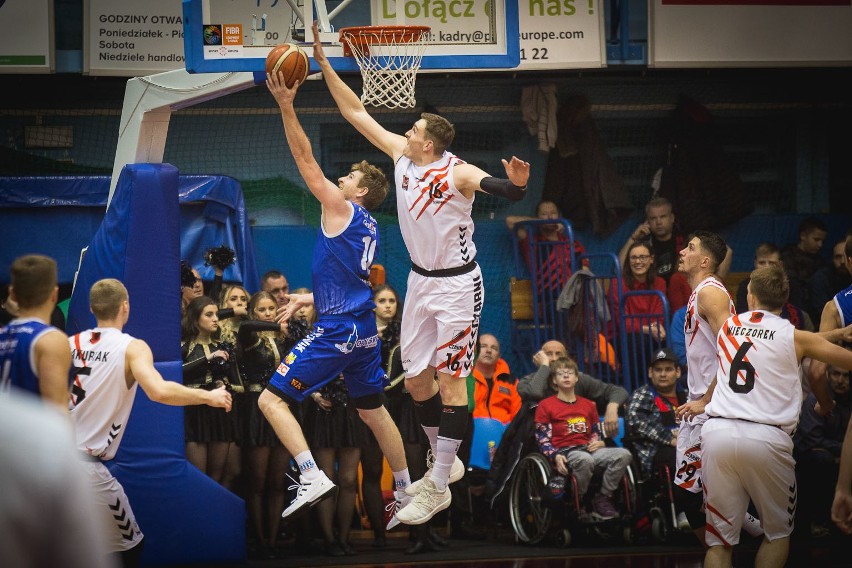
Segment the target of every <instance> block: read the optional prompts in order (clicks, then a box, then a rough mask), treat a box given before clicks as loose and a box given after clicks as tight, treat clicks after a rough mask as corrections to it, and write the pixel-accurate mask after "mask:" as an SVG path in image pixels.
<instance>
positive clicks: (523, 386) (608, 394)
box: [518, 340, 627, 437]
mask: <svg viewBox="0 0 852 568" xmlns="http://www.w3.org/2000/svg"><path fill="white" fill-rule="evenodd" d="M562 358H564V359H567V358H568V350H567V349H566V348H565V345H564V344H563V343H562V342H560V341H556V340H551V341H547V342H545V343H544V345H542V346H541V350H540V351H538V352H537V353H536V354H535V355H533V363H534V364H535V365H536V366H537V367H538V370H537V371H536V372H535V373H531V374H529V375H527V376H525V377H523V378H522V379H521V380H520V381H519V382H518V394H519V395H520V397H521V400H524V401H539V400H542V399H544V398H547V397H548V396H552V395H553V394H554V392H555V390H554V389H553V387H552V385H551V384H550V364H551V363H552V362H553V361H556V360H557V359H562ZM574 390H575V391H576V393H577V395H579V396H581V397H583V398H588V399H590V400H593V401H595V403H596V404H597V405H598V409H600V408H604V409H605V410H604V433H605V435H606V436H608V437H613V436H615V435H616V434H617V433H618V410H619V408H621V406H622V405H623V404H624V403H625V401H626V400H627V391H626V390H625V389H624V388H623V387H620V386H618V385H613V384H610V383H605V382H603V381H601V380H600V379H596V378H594V377H592V376H591V375H587V374H586V373H580V375H579V378H578V380H577V384H576V385H575V386H574ZM599 412H600V410H599Z"/></svg>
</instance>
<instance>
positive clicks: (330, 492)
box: [281, 471, 337, 519]
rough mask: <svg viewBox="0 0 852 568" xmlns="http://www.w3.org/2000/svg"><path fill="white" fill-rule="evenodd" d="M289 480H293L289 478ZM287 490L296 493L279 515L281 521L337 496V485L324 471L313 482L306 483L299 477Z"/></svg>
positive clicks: (302, 477) (301, 476)
mask: <svg viewBox="0 0 852 568" xmlns="http://www.w3.org/2000/svg"><path fill="white" fill-rule="evenodd" d="M290 479H293V478H292V477H291V478H290ZM287 489H288V490H291V491H292V490H293V489H296V490H297V491H296V498H295V499H293V502H292V503H290V506H289V507H287V508H286V509H284V512H283V513H281V518H283V519H286V518H287V517H292V516H293V515H295V514H296V513H298V512H301V511H303V510H305V509H306V508H310V507H313V506H314V505H316V504H317V503H319V502H320V501H322V500H323V499H328V498H329V497H334V496H335V495H337V485H335V484H334V483H333V482H332V481H331V480H330V479H329V478H328V476H327V475H326V474H325V472H324V471H320V478H319V479H315V480H313V481H308V480H307V479H305V477H304V476H303V475H300V476H299V481H298V483H296V484H295V485H291V486H290V487H288V488H287Z"/></svg>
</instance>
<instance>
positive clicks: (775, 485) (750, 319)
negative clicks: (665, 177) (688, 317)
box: [701, 266, 852, 568]
mask: <svg viewBox="0 0 852 568" xmlns="http://www.w3.org/2000/svg"><path fill="white" fill-rule="evenodd" d="M788 296H789V284H788V282H787V277H786V276H785V274H784V270H783V269H782V268H781V267H778V266H767V267H763V268H758V269H757V270H755V271H754V272H752V273H751V281H750V282H749V285H748V296H747V298H748V306H749V309H750V310H751V311H748V312H745V313H743V314H740V315H734V316H732V317H730V318H728V319H727V320H726V321H725V323H724V324H722V328H721V330H720V332H719V334H718V337H717V345H718V360H719V367H718V371H717V373H716V378H715V381H714V384H713V388H712V390H711V391H710V394H709V397H710V402H709V403H708V404H707V406H706V407H705V411H706V414H707V416H708V418H707V421H706V422H705V423H704V426H703V427H702V429H701V441H702V448H703V453H704V492H705V509H706V517H707V530H706V543H707V545H708V547H709V548H708V549H707V554H706V557H705V561H704V566H705V567H710V568H714V567H723V566H730V565H731V556H732V552H733V546H734V545H735V544H737V543H738V542H739V533H740V528H741V526H742V521H743V518H744V516H745V514H746V509H747V507H748V504H749V499H751V501H753V502H754V504H755V507H756V508H757V511H758V514H759V516H760V519H761V523H762V526H763V530H764V538H763V542H762V543H761V545H760V548H759V549H758V552H757V556H756V558H755V566H757V567H779V568H780V567H782V566H784V565H785V563H786V561H787V554H788V550H789V537H790V534H791V533H792V532H793V518H794V514H795V509H796V475H795V460H794V459H793V440H792V433H793V430H794V429H795V428H796V424H797V423H798V421H799V412H800V410H801V407H802V388H801V379H800V376H801V361H802V358H804V357H812V358H814V359H818V360H820V361H824V362H827V363H830V364H833V365H837V366H839V367H842V368H844V369H849V368H852V351H848V350H846V349H843V348H842V347H840V346H839V345H835V344H833V343H831V342H829V341H827V340H826V339H825V338H824V337H822V336H820V335H818V334H815V333H810V332H807V331H800V330H797V329H795V328H794V326H793V325H792V324H791V323H790V322H789V321H787V320H785V319H782V318H781V316H780V314H781V307H782V306H783V305H784V304H785V303H786V302H787V298H788ZM811 387H812V389H813V392H814V394H815V395H816V398H817V402H818V405H817V407H816V410H817V412H819V413H820V414H823V415H827V414H828V413H829V412H831V410H832V408H833V407H834V400H833V399H832V397H831V394H830V392H829V390H828V388H827V384H826V381H825V378H824V376H821V377H818V378H816V380H814V378H813V377H812V378H811Z"/></svg>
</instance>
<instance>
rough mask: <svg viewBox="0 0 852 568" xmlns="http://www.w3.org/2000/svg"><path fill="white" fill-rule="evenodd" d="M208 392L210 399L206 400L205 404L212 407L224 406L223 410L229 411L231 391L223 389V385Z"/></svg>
mask: <svg viewBox="0 0 852 568" xmlns="http://www.w3.org/2000/svg"><path fill="white" fill-rule="evenodd" d="M209 392H210V399H209V400H208V401H207V406H212V407H213V408H224V409H225V412H230V411H231V403H232V402H233V401H232V399H231V393H229V392H228V391H227V390H225V385H222V386H221V387H219V388H216V389H213V390H212V391H209Z"/></svg>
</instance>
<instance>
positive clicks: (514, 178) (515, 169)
mask: <svg viewBox="0 0 852 568" xmlns="http://www.w3.org/2000/svg"><path fill="white" fill-rule="evenodd" d="M500 161H501V162H503V167H504V168H506V177H508V178H509V181H511V182H512V183H513V184H515V185H517V186H518V187H526V185H527V182H528V181H529V179H530V163H529V162H525V161H523V160H521V159H519V158H517V157H516V156H512V159H511V160H510V161H508V162H507V161H506V160H505V159H503V160H500Z"/></svg>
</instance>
